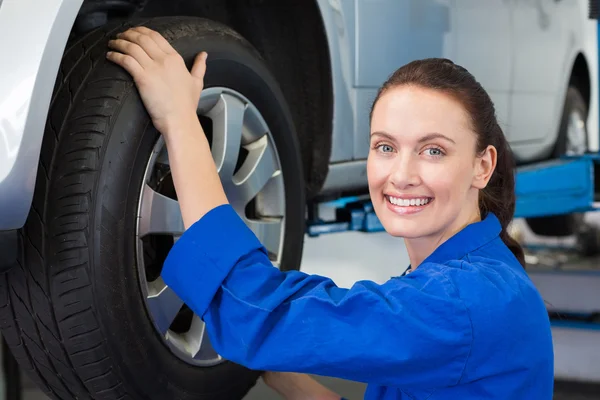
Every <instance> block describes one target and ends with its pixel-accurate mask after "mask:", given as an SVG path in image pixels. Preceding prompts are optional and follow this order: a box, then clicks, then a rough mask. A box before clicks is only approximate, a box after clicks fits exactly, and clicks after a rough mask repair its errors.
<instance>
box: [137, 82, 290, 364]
mask: <svg viewBox="0 0 600 400" xmlns="http://www.w3.org/2000/svg"><path fill="white" fill-rule="evenodd" d="M198 115H199V117H200V120H201V122H202V126H203V127H204V130H205V132H206V133H207V136H208V138H209V141H210V144H211V152H212V156H213V160H214V161H215V164H216V165H217V170H218V172H219V176H220V178H221V182H222V184H223V187H224V189H225V193H226V194H227V197H228V199H229V202H230V204H231V205H232V207H233V208H234V209H235V210H236V212H237V213H238V215H240V217H242V219H243V220H244V221H245V222H246V224H247V225H248V226H249V228H250V229H251V230H252V231H254V233H255V234H256V235H257V237H258V238H259V240H260V241H261V243H263V245H264V246H265V248H266V249H267V251H268V253H269V257H270V259H271V262H272V263H273V265H274V266H275V267H277V268H279V265H280V263H281V256H282V248H283V235H284V227H285V188H284V182H283V175H282V172H281V163H280V159H279V155H278V153H277V149H276V147H275V144H274V141H273V138H272V135H271V132H270V130H269V128H268V126H267V124H266V122H265V121H264V119H263V118H262V116H261V114H260V113H259V111H258V109H257V108H256V107H255V106H254V105H253V104H252V103H251V102H250V101H249V100H248V99H247V98H245V97H244V96H243V95H241V94H240V93H237V92H235V91H233V90H231V89H227V88H209V89H206V90H204V91H203V92H202V96H201V100H200V103H199V105H198ZM183 230H184V228H183V221H182V219H181V212H180V210H179V205H178V202H177V200H176V196H175V190H174V188H173V184H172V179H171V175H170V172H169V160H168V154H167V149H166V147H165V143H164V140H163V138H162V136H160V137H159V138H158V140H157V142H156V144H155V146H154V149H153V151H152V154H151V156H150V159H149V161H148V163H147V166H146V171H145V173H144V178H143V183H142V187H141V190H140V197H139V201H138V211H137V222H136V239H137V249H136V252H137V254H136V258H137V266H138V273H139V279H140V286H141V288H142V295H143V296H144V300H145V305H146V311H147V313H148V315H149V316H150V318H151V320H152V322H153V324H154V327H155V329H156V330H157V332H158V334H159V336H160V337H161V338H162V339H163V341H164V343H165V344H166V345H167V346H168V347H169V349H170V350H171V351H172V352H173V353H174V354H175V355H176V356H177V357H179V358H180V359H182V360H184V361H185V362H187V363H189V364H192V365H197V366H213V365H216V364H219V363H221V362H223V361H224V360H223V358H222V357H221V356H220V355H218V354H217V353H216V352H215V350H214V349H213V347H212V345H211V343H210V339H209V337H208V334H207V332H206V330H205V325H204V322H203V321H202V320H201V319H200V317H199V316H198V315H195V314H194V313H193V312H192V311H191V310H190V309H189V308H188V307H187V306H186V305H185V304H184V303H183V302H182V300H181V299H179V297H177V295H176V294H175V293H174V292H173V291H172V290H171V289H170V288H169V287H167V286H166V285H165V283H164V281H163V280H162V278H161V277H160V270H161V269H162V263H163V261H164V259H165V257H166V255H167V254H168V251H169V249H170V247H171V246H172V245H173V244H174V243H175V242H176V241H177V239H178V238H179V237H180V236H181V235H182V233H183Z"/></svg>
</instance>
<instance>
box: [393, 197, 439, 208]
mask: <svg viewBox="0 0 600 400" xmlns="http://www.w3.org/2000/svg"><path fill="white" fill-rule="evenodd" d="M388 200H389V201H390V203H392V204H394V205H396V206H401V207H408V206H424V205H425V204H427V203H429V201H430V200H429V198H426V197H424V198H420V199H400V198H398V197H391V196H388Z"/></svg>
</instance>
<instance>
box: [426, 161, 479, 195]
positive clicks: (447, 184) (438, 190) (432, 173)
mask: <svg viewBox="0 0 600 400" xmlns="http://www.w3.org/2000/svg"><path fill="white" fill-rule="evenodd" d="M421 179H422V180H423V183H424V184H425V185H426V186H427V187H428V188H429V189H431V190H432V191H433V192H434V194H435V196H436V197H441V198H458V197H462V196H464V192H465V185H466V184H467V181H468V182H470V170H469V169H467V168H465V166H464V165H462V164H461V163H440V164H427V165H425V166H424V167H423V168H422V169H421ZM467 186H468V185H467Z"/></svg>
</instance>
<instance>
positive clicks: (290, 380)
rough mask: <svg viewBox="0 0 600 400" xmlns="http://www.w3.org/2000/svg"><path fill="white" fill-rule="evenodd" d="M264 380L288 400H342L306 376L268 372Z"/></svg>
mask: <svg viewBox="0 0 600 400" xmlns="http://www.w3.org/2000/svg"><path fill="white" fill-rule="evenodd" d="M262 379H263V381H264V382H265V384H266V385H267V386H268V387H270V388H271V389H273V390H274V391H276V392H277V393H279V394H280V395H281V396H283V397H284V398H285V399H286V400H340V396H339V395H338V394H336V393H334V392H332V391H331V390H329V389H328V388H326V387H325V386H323V385H321V384H320V383H319V382H317V381H316V380H314V379H313V378H311V377H310V376H308V375H306V374H298V373H294V372H271V371H267V372H265V373H264V374H263V375H262Z"/></svg>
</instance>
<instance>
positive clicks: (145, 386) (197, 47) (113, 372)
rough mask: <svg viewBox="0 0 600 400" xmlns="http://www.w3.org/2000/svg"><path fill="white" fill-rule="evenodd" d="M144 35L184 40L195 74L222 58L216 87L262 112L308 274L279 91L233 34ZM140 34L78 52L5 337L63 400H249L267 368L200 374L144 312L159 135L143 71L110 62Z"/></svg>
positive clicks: (295, 262)
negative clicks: (138, 77)
mask: <svg viewBox="0 0 600 400" xmlns="http://www.w3.org/2000/svg"><path fill="white" fill-rule="evenodd" d="M136 25H137V23H136ZM144 25H146V26H148V27H150V28H153V29H156V30H157V31H159V32H161V33H162V34H163V35H164V36H165V37H166V38H167V39H168V40H170V41H171V42H172V43H173V46H174V47H175V48H176V49H177V50H178V51H179V52H180V54H182V56H183V57H184V58H185V60H186V62H188V63H189V65H190V66H191V62H192V60H193V58H194V56H195V55H196V54H197V53H198V52H199V51H201V50H206V51H208V53H209V54H210V56H209V59H208V71H207V75H206V77H205V87H207V88H208V87H212V86H225V87H229V88H232V89H234V90H237V91H238V92H240V93H242V94H243V95H245V96H246V97H247V98H248V99H249V100H250V101H252V102H253V104H254V105H255V106H256V107H257V108H258V109H259V110H260V111H261V113H262V115H263V117H264V119H265V120H266V122H267V124H268V125H269V127H270V129H271V131H272V134H273V137H274V141H275V143H276V146H277V148H278V150H279V154H280V159H281V163H282V172H283V176H284V182H285V185H286V194H285V201H286V225H285V242H284V248H283V249H284V250H283V258H282V266H284V267H282V269H296V268H297V267H298V266H299V265H300V260H301V256H302V244H303V239H304V232H305V228H304V223H305V220H304V212H305V204H304V196H305V195H304V190H305V189H304V184H303V182H304V180H303V175H302V161H301V157H300V152H299V148H300V146H299V143H298V140H297V138H296V134H295V129H294V125H293V122H292V118H291V114H290V112H289V110H288V108H287V106H286V102H285V100H284V97H283V95H282V93H281V91H280V89H279V87H278V85H277V82H275V80H274V78H273V77H272V75H271V74H270V72H269V71H268V70H267V68H266V66H265V65H264V63H263V62H262V61H261V59H260V56H259V54H258V53H257V52H256V51H255V50H254V49H253V48H252V47H251V46H250V45H249V44H248V43H247V42H246V41H245V40H244V39H243V38H242V37H240V36H239V35H238V34H236V33H235V32H233V31H232V30H231V29H229V28H227V27H226V26H223V25H220V24H217V23H214V22H211V21H208V20H203V19H197V18H159V19H155V20H152V21H149V22H147V23H145V24H144ZM127 26H129V25H121V26H116V27H115V26H113V27H112V28H110V27H107V28H104V29H102V30H98V31H94V32H92V33H90V34H89V35H87V36H86V37H85V38H84V39H82V40H80V41H79V42H77V43H76V44H74V46H73V47H72V48H70V49H69V50H68V52H67V53H66V54H65V57H64V61H63V64H62V66H61V70H60V76H59V79H58V82H57V85H56V87H55V92H54V95H53V99H52V103H51V111H50V114H49V118H48V121H47V125H46V132H45V136H44V144H43V154H42V156H41V160H40V167H39V172H38V179H37V183H36V190H35V199H34V204H33V207H32V210H31V213H30V215H29V217H28V220H27V223H26V226H25V228H24V229H23V230H22V235H21V242H22V246H21V254H20V259H19V265H17V266H16V267H15V268H13V269H12V270H11V271H10V272H9V273H8V274H6V275H3V276H2V280H1V282H0V313H1V315H0V317H1V321H0V322H1V324H2V326H1V328H2V334H3V336H4V337H5V338H6V341H7V343H8V344H9V346H10V348H11V351H12V353H13V354H14V355H15V358H16V359H17V360H18V362H19V364H20V366H21V368H22V369H24V370H25V371H26V372H27V373H28V374H29V376H30V377H31V378H32V379H33V380H34V381H35V383H36V384H37V385H38V386H39V387H40V388H41V389H42V390H43V391H44V392H45V393H46V394H47V395H48V396H50V397H51V398H54V399H61V400H65V399H91V398H93V399H161V400H162V399H214V398H223V399H241V398H242V397H243V396H244V395H245V394H246V393H247V392H248V391H249V389H250V388H252V387H253V386H254V385H255V383H256V381H257V379H258V378H259V376H260V374H261V372H259V371H251V370H248V369H246V368H244V367H242V366H239V365H236V364H233V363H231V362H225V363H223V364H221V365H218V366H215V367H210V368H201V367H193V366H191V365H189V364H186V363H185V362H183V361H181V360H180V359H179V358H177V357H176V356H174V355H173V354H172V353H171V352H170V350H168V348H167V347H166V346H165V345H164V343H163V342H162V340H161V338H160V337H159V336H158V335H157V332H156V331H155V329H154V327H153V325H152V323H151V321H150V319H149V317H148V315H147V313H146V309H145V307H144V302H143V299H142V295H141V292H140V286H139V280H138V275H137V274H138V273H137V270H136V261H135V251H134V249H135V245H134V244H135V237H134V235H135V218H136V217H135V215H136V206H137V198H138V195H139V189H140V188H141V183H142V177H143V173H144V169H145V167H146V163H147V161H148V159H149V156H150V153H151V150H152V147H153V145H154V143H155V141H156V140H157V138H158V133H157V132H156V130H154V129H153V128H152V125H151V123H150V120H149V118H148V115H147V113H146V111H145V109H144V108H143V105H142V103H141V101H140V98H139V94H138V92H137V90H136V88H135V86H134V84H133V82H132V80H131V77H130V76H129V74H127V73H126V72H125V71H124V70H122V69H121V68H120V67H118V66H116V65H115V64H112V63H109V62H108V61H106V59H105V57H104V55H105V52H106V51H107V47H106V42H107V40H108V39H109V37H114V34H116V33H117V32H120V31H123V30H124V29H126V28H127ZM242 329H243V328H242Z"/></svg>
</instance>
